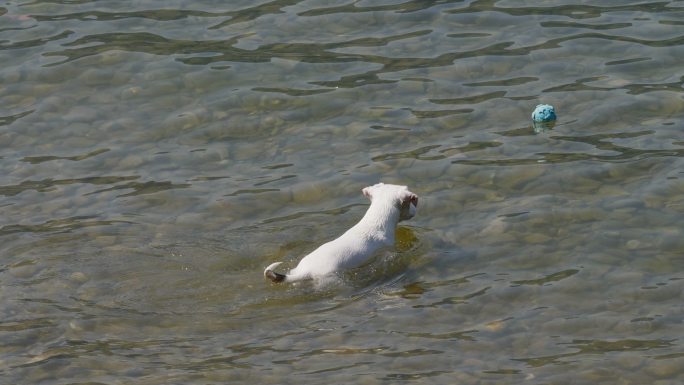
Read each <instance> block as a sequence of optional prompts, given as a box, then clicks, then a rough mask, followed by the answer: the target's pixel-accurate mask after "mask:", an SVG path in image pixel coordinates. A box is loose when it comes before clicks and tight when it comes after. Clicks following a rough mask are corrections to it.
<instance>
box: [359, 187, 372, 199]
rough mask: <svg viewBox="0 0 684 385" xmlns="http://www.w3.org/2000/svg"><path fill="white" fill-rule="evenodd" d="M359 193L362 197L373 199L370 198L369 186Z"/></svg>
mask: <svg viewBox="0 0 684 385" xmlns="http://www.w3.org/2000/svg"><path fill="white" fill-rule="evenodd" d="M361 192H363V196H365V197H366V198H368V199H373V198H372V196H371V188H370V186H368V187H365V188H364V189H363V190H361Z"/></svg>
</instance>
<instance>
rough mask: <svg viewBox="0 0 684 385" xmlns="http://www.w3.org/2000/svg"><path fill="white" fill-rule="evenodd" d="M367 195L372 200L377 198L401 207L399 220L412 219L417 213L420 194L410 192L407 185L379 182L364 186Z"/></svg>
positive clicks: (364, 193)
mask: <svg viewBox="0 0 684 385" xmlns="http://www.w3.org/2000/svg"><path fill="white" fill-rule="evenodd" d="M362 191H363V195H365V196H366V197H367V198H368V199H370V200H371V202H373V201H375V200H376V199H382V200H386V201H388V202H392V204H393V205H395V207H396V208H398V209H399V221H405V220H407V219H411V218H413V217H414V216H415V215H416V209H417V208H418V195H416V194H414V193H412V192H410V191H409V190H408V187H406V186H397V185H394V184H384V183H378V184H375V185H373V186H368V187H366V188H364V189H363V190H362Z"/></svg>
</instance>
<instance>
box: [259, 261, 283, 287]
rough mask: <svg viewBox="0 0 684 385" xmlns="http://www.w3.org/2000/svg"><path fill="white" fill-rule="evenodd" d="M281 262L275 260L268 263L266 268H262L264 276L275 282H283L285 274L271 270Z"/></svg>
mask: <svg viewBox="0 0 684 385" xmlns="http://www.w3.org/2000/svg"><path fill="white" fill-rule="evenodd" d="M281 263H282V262H276V263H272V264H270V265H268V267H267V268H266V270H264V277H266V278H268V279H270V280H271V281H273V282H275V283H280V282H285V280H286V279H287V275H285V274H280V273H276V272H275V271H273V269H275V268H276V267H278V265H280V264H281Z"/></svg>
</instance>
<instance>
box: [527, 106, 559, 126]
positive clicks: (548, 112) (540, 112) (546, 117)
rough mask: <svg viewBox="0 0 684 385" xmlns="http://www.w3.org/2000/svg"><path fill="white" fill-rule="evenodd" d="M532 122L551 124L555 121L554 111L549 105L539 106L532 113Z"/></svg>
mask: <svg viewBox="0 0 684 385" xmlns="http://www.w3.org/2000/svg"><path fill="white" fill-rule="evenodd" d="M532 120H533V121H535V122H553V121H555V120H556V111H555V110H554V109H553V106H552V105H550V104H539V105H537V107H536V108H535V109H534V111H533V112H532Z"/></svg>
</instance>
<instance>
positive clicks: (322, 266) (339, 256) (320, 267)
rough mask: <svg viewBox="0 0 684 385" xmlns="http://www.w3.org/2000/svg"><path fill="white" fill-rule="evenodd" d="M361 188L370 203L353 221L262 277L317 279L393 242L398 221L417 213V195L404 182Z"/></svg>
mask: <svg viewBox="0 0 684 385" xmlns="http://www.w3.org/2000/svg"><path fill="white" fill-rule="evenodd" d="M362 191H363V195H365V196H366V197H367V198H368V199H370V201H371V205H370V207H369V208H368V211H366V214H365V215H364V216H363V218H361V220H360V221H359V222H358V223H357V224H356V225H354V226H353V227H352V228H350V229H349V230H347V231H346V232H345V233H344V234H342V235H341V236H340V237H339V238H337V239H335V240H332V241H330V242H328V243H325V244H323V245H321V246H319V247H318V248H317V249H316V250H314V251H313V252H312V253H310V254H309V255H307V256H305V257H304V258H302V260H301V261H300V262H299V264H298V265H297V267H295V268H294V269H292V270H290V272H289V273H287V274H283V273H277V272H275V271H274V269H275V268H276V267H277V266H278V265H280V264H281V263H282V262H276V263H272V264H271V265H269V266H268V267H267V268H266V270H264V277H266V278H268V279H270V280H271V281H273V282H276V283H280V282H295V281H301V280H307V279H320V278H323V277H326V276H329V275H332V274H335V273H339V272H342V271H345V270H349V269H353V268H355V267H358V266H361V265H363V264H364V263H365V262H366V261H368V259H369V258H370V257H371V256H373V254H374V253H375V251H377V250H378V249H380V248H382V247H384V246H393V245H394V236H395V234H394V233H395V230H396V227H397V224H398V223H399V222H401V221H403V220H407V219H411V218H413V217H414V216H415V215H416V209H417V207H418V195H416V194H414V193H412V192H411V191H409V190H408V188H407V187H406V186H397V185H392V184H384V183H378V184H375V185H373V186H369V187H366V188H364V189H363V190H362Z"/></svg>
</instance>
